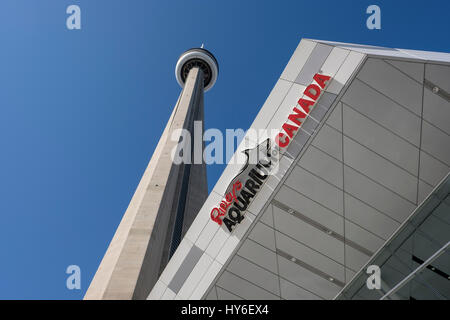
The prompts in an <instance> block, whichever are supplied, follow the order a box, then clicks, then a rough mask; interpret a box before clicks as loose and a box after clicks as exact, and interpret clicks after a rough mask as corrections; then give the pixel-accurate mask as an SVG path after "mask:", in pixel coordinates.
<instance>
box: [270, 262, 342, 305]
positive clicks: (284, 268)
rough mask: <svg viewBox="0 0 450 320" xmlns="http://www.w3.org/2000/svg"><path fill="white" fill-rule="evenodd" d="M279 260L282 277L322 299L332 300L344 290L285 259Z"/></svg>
mask: <svg viewBox="0 0 450 320" xmlns="http://www.w3.org/2000/svg"><path fill="white" fill-rule="evenodd" d="M278 259H279V265H280V276H282V277H283V278H285V279H287V280H289V281H291V282H293V283H295V284H296V285H298V286H300V287H302V288H305V289H307V290H309V291H311V292H313V293H314V294H316V295H318V296H320V297H322V298H325V299H332V298H333V297H334V296H335V295H336V294H337V293H338V292H339V291H340V290H341V289H342V288H341V287H339V286H337V285H335V284H334V283H332V282H330V281H327V280H325V279H324V278H322V277H320V276H318V275H316V274H315V273H313V272H311V271H309V270H307V269H305V268H303V267H301V266H299V265H297V264H296V263H294V262H292V261H289V260H287V259H285V258H283V257H279V258H278Z"/></svg>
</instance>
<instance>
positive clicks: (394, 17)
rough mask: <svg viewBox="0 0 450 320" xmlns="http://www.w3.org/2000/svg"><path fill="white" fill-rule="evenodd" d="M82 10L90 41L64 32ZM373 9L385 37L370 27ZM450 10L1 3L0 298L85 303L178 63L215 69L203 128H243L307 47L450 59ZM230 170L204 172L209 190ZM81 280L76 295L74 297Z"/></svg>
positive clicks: (404, 5)
mask: <svg viewBox="0 0 450 320" xmlns="http://www.w3.org/2000/svg"><path fill="white" fill-rule="evenodd" d="M70 4H77V5H79V6H80V7H81V11H82V29H81V30H74V31H69V30H67V28H66V17H67V16H68V15H67V14H66V8H67V6H69V5H70ZM370 4H378V5H379V6H380V7H381V12H382V30H380V31H370V30H368V29H367V28H366V26H365V20H366V18H367V15H366V14H365V9H366V8H367V6H368V5H370ZM449 12H450V5H449V1H447V0H442V1H432V0H428V1H376V2H373V1H365V0H362V1H349V0H347V1H337V0H329V1H324V0H321V1H300V0H295V1H275V0H271V1H242V0H241V1H230V0H226V1H225V0H221V1H219V0H215V1H207V0H203V1H200V0H198V1H193V0H183V1H163V0H160V1H150V0H133V1H126V0H120V1H119V0H95V1H94V0H51V1H50V0H39V1H33V0H28V1H25V0H2V1H1V2H0V41H1V47H0V148H1V149H0V152H1V153H0V154H1V157H0V200H1V201H0V214H1V224H0V226H1V231H0V261H1V263H0V298H1V299H80V298H82V297H83V295H84V292H85V291H86V289H87V287H88V285H89V283H90V281H91V279H92V277H93V275H94V273H95V270H96V269H97V267H98V265H99V263H100V260H101V258H102V257H103V254H104V253H105V250H106V248H107V246H108V244H109V242H110V240H111V238H112V236H113V234H114V231H115V229H116V227H117V225H118V224H119V222H120V219H121V218H122V215H123V213H124V211H125V209H126V207H127V205H128V202H129V201H130V199H131V197H132V195H133V193H134V190H135V188H136V186H137V184H138V182H139V180H140V177H141V175H142V173H143V172H144V169H145V167H146V165H147V163H148V161H149V159H150V157H151V155H152V153H153V150H154V148H155V146H156V144H157V141H158V139H159V136H160V134H161V132H162V130H163V128H164V126H165V124H166V122H167V120H168V118H169V115H170V112H171V110H172V107H173V105H174V103H175V101H176V99H177V97H178V94H179V92H180V88H179V86H178V84H177V83H176V80H175V77H174V67H175V63H176V60H177V58H178V56H179V54H180V53H182V52H183V51H184V50H186V49H188V48H191V47H194V46H200V45H201V44H202V43H205V46H206V48H207V49H209V50H211V51H212V52H213V53H214V54H215V55H216V57H217V59H218V61H219V64H220V75H219V79H218V81H217V83H216V85H215V87H214V88H213V89H212V90H211V91H209V92H208V93H207V94H206V96H205V106H206V120H205V125H206V128H212V127H215V128H219V129H221V130H224V129H225V128H244V129H246V128H248V127H249V126H250V124H251V122H252V120H253V118H254V117H255V115H256V114H257V112H258V109H259V107H260V106H261V105H262V104H263V102H264V101H265V99H266V98H267V96H268V94H269V92H270V90H271V89H272V87H273V85H274V84H275V82H276V80H277V78H278V77H279V75H280V74H281V72H282V70H283V68H284V66H285V65H286V63H287V62H288V60H289V58H290V56H291V54H292V53H293V51H294V49H295V48H296V46H297V44H298V42H299V41H300V39H301V38H302V37H305V38H316V39H324V40H334V41H343V42H353V43H361V44H374V45H382V46H388V47H397V48H410V49H422V50H430V51H444V52H450V43H449V31H450V22H449V19H448V17H449ZM223 168H224V166H222V165H212V166H209V167H208V175H209V176H208V179H209V188H210V189H211V188H212V186H213V185H214V184H215V182H216V180H217V178H218V177H219V175H220V174H221V172H222V170H223ZM71 264H76V265H79V266H80V267H81V273H82V288H81V290H72V291H71V290H68V289H66V286H65V281H66V277H67V275H66V273H65V270H66V267H67V266H68V265H71Z"/></svg>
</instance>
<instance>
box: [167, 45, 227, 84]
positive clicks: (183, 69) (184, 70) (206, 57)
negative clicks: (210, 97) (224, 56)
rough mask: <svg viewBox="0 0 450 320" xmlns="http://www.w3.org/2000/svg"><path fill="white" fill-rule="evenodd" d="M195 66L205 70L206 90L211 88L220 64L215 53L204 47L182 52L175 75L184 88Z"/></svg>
mask: <svg viewBox="0 0 450 320" xmlns="http://www.w3.org/2000/svg"><path fill="white" fill-rule="evenodd" d="M194 67H199V68H200V69H201V70H202V71H203V79H204V81H203V86H204V91H205V92H206V91H208V90H209V89H211V88H212V86H214V84H215V83H216V80H217V76H218V74H219V64H218V63H217V60H216V58H215V57H214V55H213V54H212V53H211V52H209V51H208V50H206V49H203V48H192V49H189V50H187V51H185V52H184V53H183V54H181V56H180V58H179V59H178V62H177V65H176V67H175V77H176V79H177V82H178V84H179V85H180V86H181V87H182V88H184V84H185V82H186V78H187V76H188V74H189V71H190V70H191V69H192V68H194Z"/></svg>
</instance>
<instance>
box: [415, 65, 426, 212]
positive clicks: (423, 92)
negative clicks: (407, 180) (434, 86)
mask: <svg viewBox="0 0 450 320" xmlns="http://www.w3.org/2000/svg"><path fill="white" fill-rule="evenodd" d="M424 99H425V63H424V64H423V82H422V110H421V113H420V130H419V161H418V164H417V193H416V206H417V205H418V204H419V181H420V151H421V150H422V127H423V105H424Z"/></svg>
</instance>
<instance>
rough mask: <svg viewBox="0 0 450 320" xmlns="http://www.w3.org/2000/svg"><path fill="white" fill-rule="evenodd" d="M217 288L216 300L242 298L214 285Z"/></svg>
mask: <svg viewBox="0 0 450 320" xmlns="http://www.w3.org/2000/svg"><path fill="white" fill-rule="evenodd" d="M216 288H217V289H216V290H217V295H218V297H219V298H218V300H243V299H242V298H241V297H238V296H237V295H235V294H232V293H231V292H228V291H226V290H224V289H222V288H220V287H216Z"/></svg>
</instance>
